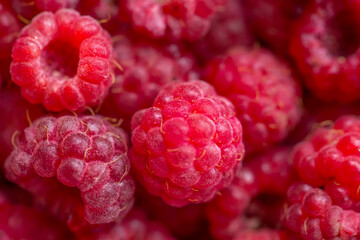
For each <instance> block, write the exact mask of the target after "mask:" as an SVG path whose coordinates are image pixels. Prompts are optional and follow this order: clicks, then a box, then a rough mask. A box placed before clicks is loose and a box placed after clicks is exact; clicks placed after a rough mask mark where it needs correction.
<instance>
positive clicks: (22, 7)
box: [11, 0, 79, 20]
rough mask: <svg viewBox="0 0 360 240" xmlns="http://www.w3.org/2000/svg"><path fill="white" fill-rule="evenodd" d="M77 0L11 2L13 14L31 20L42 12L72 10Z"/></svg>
mask: <svg viewBox="0 0 360 240" xmlns="http://www.w3.org/2000/svg"><path fill="white" fill-rule="evenodd" d="M78 1H79V0H12V1H11V4H12V7H13V9H14V10H15V12H16V13H17V14H18V15H20V16H21V17H22V18H25V19H26V20H31V19H32V18H33V17H34V16H35V15H37V14H39V13H40V12H43V11H51V12H56V11H57V10H59V9H61V8H74V7H75V6H76V4H77V2H78Z"/></svg>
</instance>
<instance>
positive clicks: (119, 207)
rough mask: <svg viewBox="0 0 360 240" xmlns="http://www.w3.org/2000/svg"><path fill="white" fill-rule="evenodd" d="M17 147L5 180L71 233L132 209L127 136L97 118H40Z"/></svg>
mask: <svg viewBox="0 0 360 240" xmlns="http://www.w3.org/2000/svg"><path fill="white" fill-rule="evenodd" d="M15 145H16V148H15V149H14V150H13V152H12V153H11V155H10V156H9V157H8V158H7V159H6V162H5V173H6V177H7V178H8V179H9V180H10V181H12V182H15V183H16V184H18V185H20V186H21V187H22V188H24V189H26V190H27V191H29V192H30V193H32V194H33V195H34V196H35V198H36V199H37V201H38V202H40V204H41V205H43V206H44V207H45V208H47V209H48V210H49V211H50V212H52V213H53V214H54V215H55V216H56V217H58V218H59V219H61V220H63V221H66V222H67V224H68V226H69V227H70V228H71V229H79V228H81V227H86V226H87V225H88V224H103V223H109V222H112V221H114V220H116V219H118V218H119V217H123V216H124V215H125V214H126V213H127V211H128V210H130V209H131V206H132V203H133V195H134V187H135V186H134V182H133V180H132V178H131V177H130V175H128V173H129V170H130V163H129V160H128V158H127V155H126V153H127V147H128V140H127V136H126V133H125V132H124V131H123V130H122V129H120V128H115V127H113V126H111V125H110V123H108V122H107V121H105V120H103V119H102V118H101V117H99V116H83V117H79V118H77V117H74V116H62V117H59V118H55V117H43V118H40V119H37V120H36V121H34V122H33V124H32V125H31V126H30V127H28V128H26V129H25V130H24V131H23V132H21V133H20V134H18V135H17V136H16V139H15Z"/></svg>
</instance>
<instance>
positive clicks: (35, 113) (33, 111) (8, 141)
mask: <svg viewBox="0 0 360 240" xmlns="http://www.w3.org/2000/svg"><path fill="white" fill-rule="evenodd" d="M0 112H1V118H0V133H1V134H0V169H2V168H3V164H4V161H5V159H6V158H7V157H8V156H9V155H10V153H11V151H12V148H13V145H12V137H13V136H15V134H16V133H17V132H18V131H19V130H21V129H24V128H26V127H28V126H29V124H31V119H36V118H38V117H40V116H42V115H44V114H45V111H44V109H43V108H42V107H41V106H39V105H33V104H30V103H28V102H27V101H25V99H24V98H22V97H21V95H20V93H19V91H18V90H17V89H11V90H5V89H4V90H0Z"/></svg>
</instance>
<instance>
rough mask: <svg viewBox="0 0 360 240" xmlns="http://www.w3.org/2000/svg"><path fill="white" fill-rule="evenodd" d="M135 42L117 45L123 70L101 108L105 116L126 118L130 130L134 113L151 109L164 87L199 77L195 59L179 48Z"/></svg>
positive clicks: (125, 121) (118, 73) (117, 52)
mask: <svg viewBox="0 0 360 240" xmlns="http://www.w3.org/2000/svg"><path fill="white" fill-rule="evenodd" d="M132 42H134V41H133V40H130V39H127V38H125V37H124V38H122V39H121V40H119V41H117V42H115V43H114V59H115V60H116V61H117V62H118V63H119V64H120V65H121V67H122V68H123V71H120V70H119V69H118V70H117V71H116V72H115V78H116V80H115V83H114V85H113V86H112V88H111V89H110V94H109V96H108V97H107V98H106V100H105V102H104V103H103V104H102V107H101V113H102V114H103V115H106V116H111V117H115V118H122V119H124V122H123V124H122V126H124V127H125V128H128V129H130V121H131V117H132V116H133V115H134V113H135V112H136V111H138V110H140V109H144V108H148V107H151V106H152V104H153V102H154V100H155V97H156V95H157V94H158V92H159V90H160V88H161V87H162V86H164V85H166V84H168V83H169V82H171V81H173V80H178V79H189V78H192V75H195V73H194V72H193V69H194V66H195V59H194V58H193V56H192V55H191V54H189V53H188V52H185V51H184V50H183V49H182V48H181V47H180V46H179V45H176V44H171V45H168V46H165V47H160V46H159V45H158V44H151V43H148V42H146V43H144V42H140V43H135V44H133V43H132Z"/></svg>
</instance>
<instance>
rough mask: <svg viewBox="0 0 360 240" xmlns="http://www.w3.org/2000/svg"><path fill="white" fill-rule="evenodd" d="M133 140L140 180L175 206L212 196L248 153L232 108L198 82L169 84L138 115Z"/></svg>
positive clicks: (135, 161)
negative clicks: (245, 151)
mask: <svg viewBox="0 0 360 240" xmlns="http://www.w3.org/2000/svg"><path fill="white" fill-rule="evenodd" d="M131 141H132V144H133V146H132V150H131V152H130V158H131V162H132V164H133V169H134V172H135V174H136V176H137V178H138V180H139V181H140V182H141V183H142V184H143V185H144V186H145V188H146V189H147V190H148V191H149V192H150V193H152V194H153V195H157V196H160V197H161V198H162V199H163V200H164V201H165V202H167V203H168V204H170V205H173V206H184V205H186V204H188V203H199V202H204V201H208V200H210V199H211V198H213V196H214V194H215V193H216V192H217V191H218V190H219V189H221V188H223V187H224V186H225V185H226V184H227V182H229V180H231V178H232V176H233V173H234V169H235V168H236V166H237V165H238V163H239V162H240V161H241V160H242V157H243V154H244V148H243V143H242V127H241V124H240V122H239V121H238V120H237V119H236V117H235V115H234V109H233V106H232V104H231V103H230V102H229V101H227V100H226V99H224V98H221V97H219V96H218V95H217V94H216V92H215V90H214V89H213V88H212V87H211V86H210V85H209V84H207V83H205V82H203V81H199V80H197V81H190V82H188V83H177V84H171V85H168V86H167V87H165V88H163V89H162V90H161V91H160V93H159V95H158V96H157V98H156V99H155V102H154V105H153V107H151V108H148V109H145V110H141V111H139V112H137V113H135V115H134V116H133V119H132V137H131Z"/></svg>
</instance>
